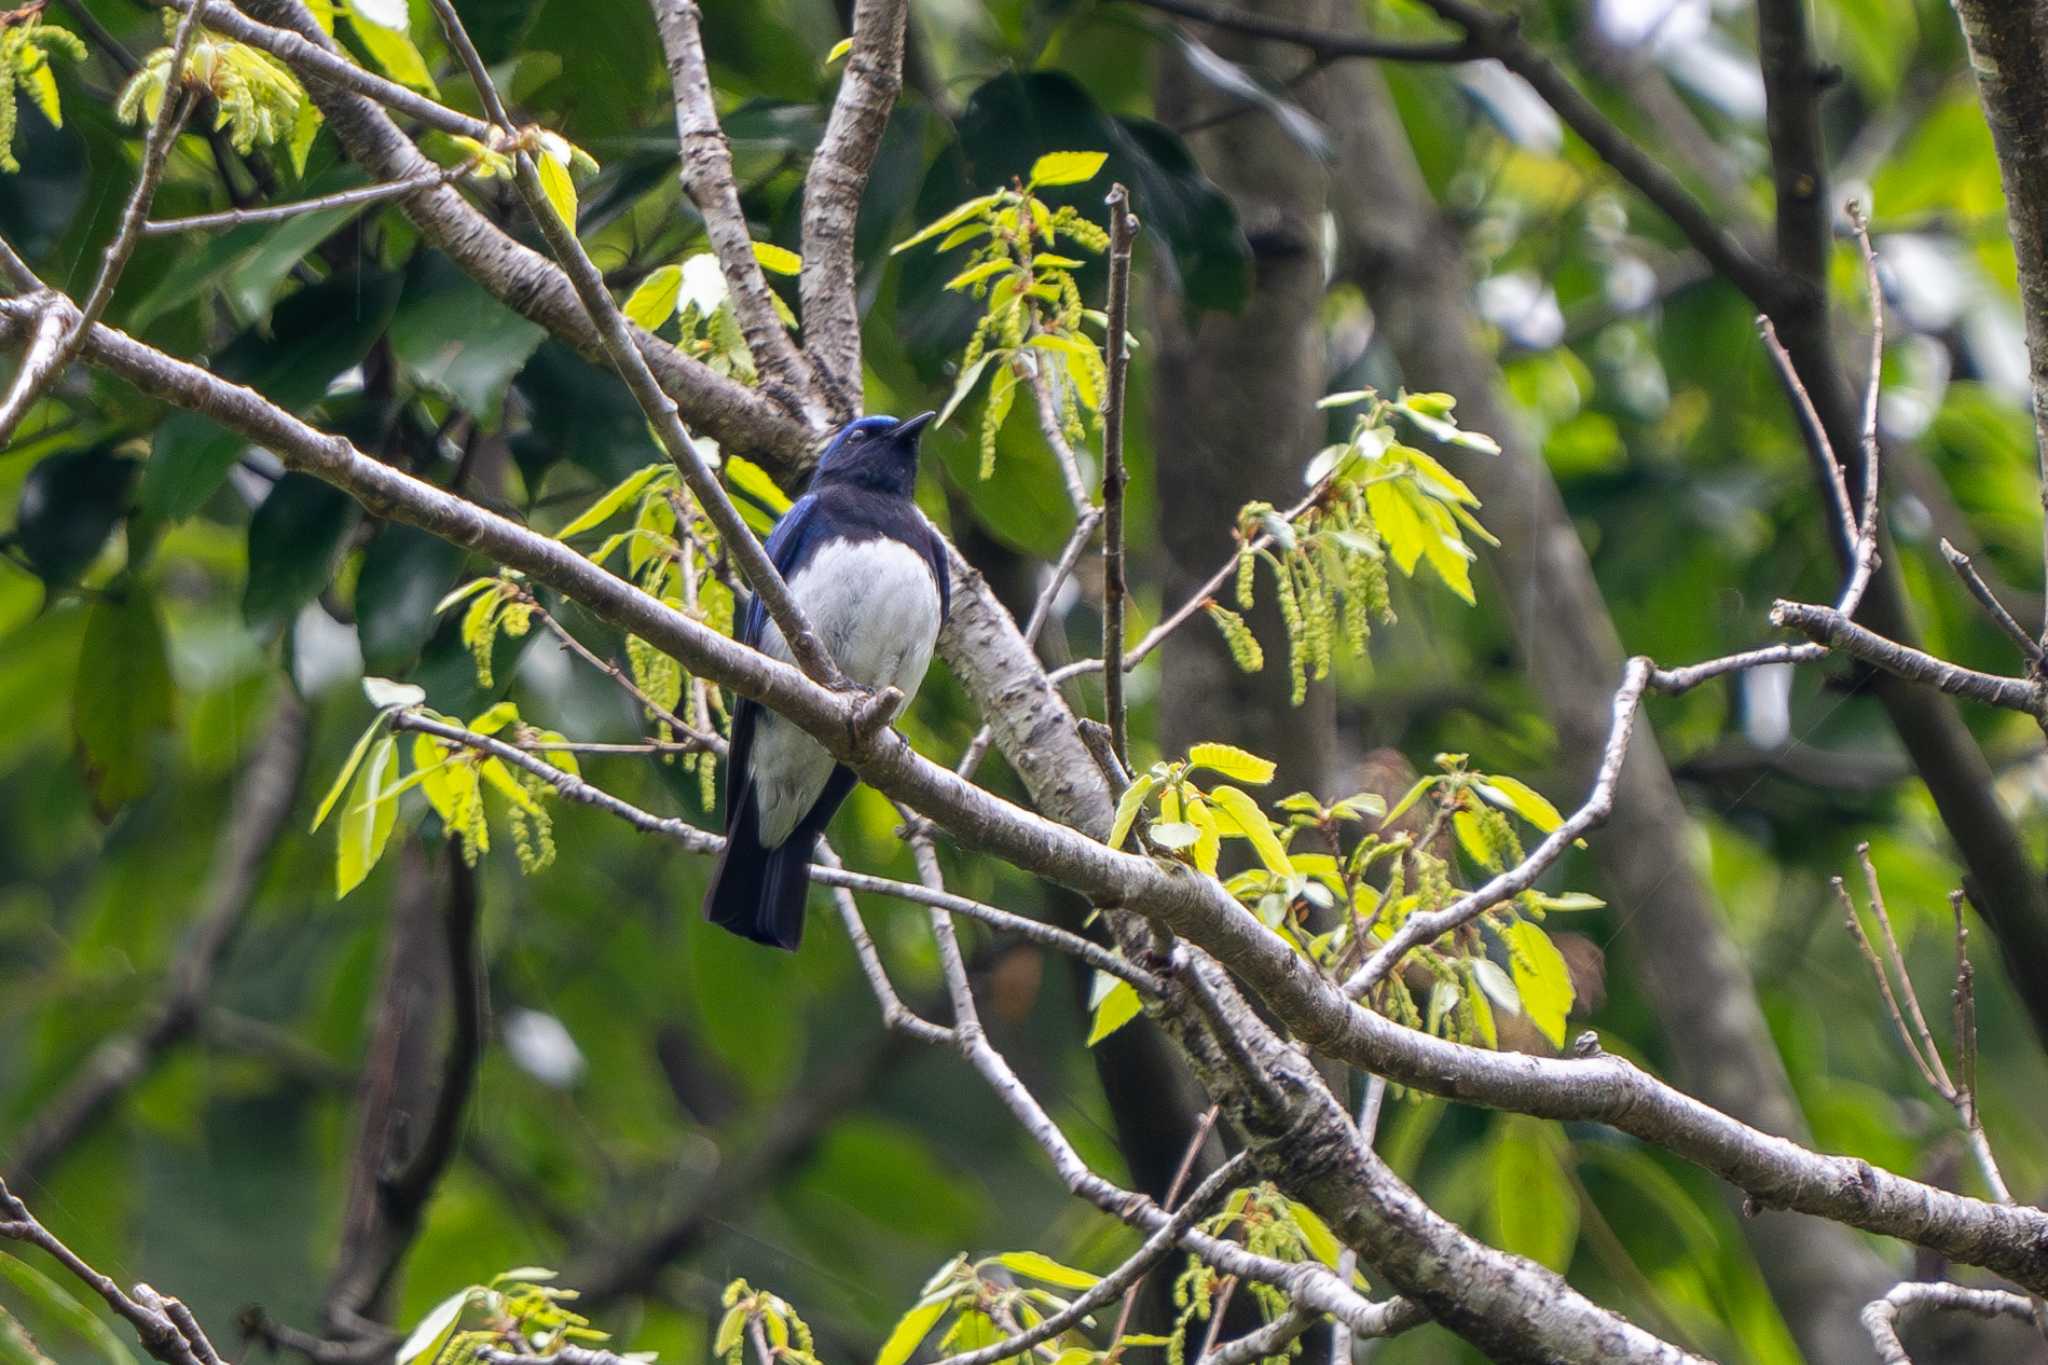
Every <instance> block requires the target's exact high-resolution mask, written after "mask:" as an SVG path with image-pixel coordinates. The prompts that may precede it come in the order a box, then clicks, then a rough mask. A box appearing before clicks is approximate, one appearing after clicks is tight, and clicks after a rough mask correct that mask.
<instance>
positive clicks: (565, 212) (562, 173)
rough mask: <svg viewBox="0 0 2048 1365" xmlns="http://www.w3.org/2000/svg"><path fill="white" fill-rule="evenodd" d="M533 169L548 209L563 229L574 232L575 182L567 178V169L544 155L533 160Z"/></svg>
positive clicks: (552, 158)
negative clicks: (560, 221)
mask: <svg viewBox="0 0 2048 1365" xmlns="http://www.w3.org/2000/svg"><path fill="white" fill-rule="evenodd" d="M533 167H534V170H535V171H536V172H538V173H539V175H540V192H541V193H542V194H544V195H546V196H547V201H548V205H549V207H551V208H553V209H554V211H555V216H556V217H557V218H560V219H561V220H562V225H563V226H564V227H566V228H568V229H569V231H570V232H572V233H573V232H575V231H576V182H575V181H574V180H571V179H570V178H569V168H568V167H567V166H565V165H563V164H562V163H561V162H559V161H557V160H556V159H555V158H554V157H552V156H549V155H547V154H546V153H542V154H541V155H539V156H536V157H535V158H534V159H533Z"/></svg>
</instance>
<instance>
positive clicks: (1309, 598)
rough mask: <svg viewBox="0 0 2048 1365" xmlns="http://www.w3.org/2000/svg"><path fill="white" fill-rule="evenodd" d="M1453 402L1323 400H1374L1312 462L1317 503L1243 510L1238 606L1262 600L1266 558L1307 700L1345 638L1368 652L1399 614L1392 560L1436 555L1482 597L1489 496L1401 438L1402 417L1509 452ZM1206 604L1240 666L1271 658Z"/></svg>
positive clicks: (1345, 400)
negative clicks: (1481, 552)
mask: <svg viewBox="0 0 2048 1365" xmlns="http://www.w3.org/2000/svg"><path fill="white" fill-rule="evenodd" d="M1454 401H1455V400H1453V399H1452V398H1451V397H1450V395H1448V394H1440V393H1423V394H1410V393H1405V392H1404V393H1402V394H1401V395H1400V396H1399V397H1398V398H1396V399H1393V400H1391V401H1389V400H1387V399H1384V398H1381V397H1379V396H1378V395H1377V394H1375V393H1373V392H1371V391H1370V390H1359V391H1357V392H1352V393H1339V394H1332V395H1331V396H1330V397H1328V398H1326V399H1324V400H1323V401H1322V403H1321V404H1320V405H1319V406H1322V407H1326V408H1327V407H1340V406H1349V405H1352V404H1361V403H1362V404H1364V409H1363V411H1361V412H1360V413H1359V415H1358V416H1357V418H1356V420H1355V421H1354V422H1353V424H1352V429H1351V434H1350V436H1349V437H1348V438H1347V439H1346V440H1344V441H1342V442H1339V443H1338V444H1335V445H1331V446H1327V447H1325V448H1324V449H1323V450H1322V451H1321V452H1319V453H1318V454H1317V455H1316V457H1315V459H1314V460H1312V461H1310V463H1309V466H1308V470H1307V473H1306V478H1307V481H1308V484H1309V486H1310V488H1311V489H1312V490H1313V492H1312V494H1311V496H1310V498H1309V500H1308V502H1307V503H1306V504H1305V505H1304V506H1302V507H1301V508H1300V509H1298V510H1297V511H1296V512H1295V513H1294V514H1293V516H1292V517H1287V516H1283V515H1281V513H1280V512H1279V511H1278V510H1277V509H1276V508H1275V507H1274V506H1273V505H1272V504H1271V503H1266V502H1254V503H1248V504H1247V505H1246V506H1245V507H1244V509H1243V510H1242V511H1241V512H1240V513H1239V514H1238V524H1237V535H1238V541H1239V544H1240V546H1241V547H1242V548H1241V549H1240V550H1239V552H1238V563H1237V583H1236V587H1237V605H1238V607H1239V608H1240V609H1242V610H1245V611H1249V610H1250V609H1251V607H1252V604H1253V601H1254V599H1255V597H1256V588H1257V576H1258V568H1259V566H1260V565H1261V564H1263V565H1264V566H1265V567H1266V569H1267V571H1268V577H1269V579H1270V580H1271V584H1272V589H1273V594H1274V598H1275V601H1276V603H1277V605H1278V607H1279V610H1280V619H1281V621H1282V623H1283V624H1284V625H1285V627H1286V630H1287V642H1288V651H1287V662H1288V670H1289V673H1290V676H1291V678H1292V681H1293V697H1294V702H1295V704H1296V705H1297V706H1298V705H1300V704H1301V702H1302V701H1303V700H1304V699H1305V698H1306V697H1307V694H1308V684H1309V682H1310V680H1311V679H1315V680H1321V679H1323V678H1326V677H1328V676H1329V673H1330V667H1331V664H1332V662H1333V661H1334V659H1335V656H1336V651H1337V646H1338V644H1339V642H1340V641H1341V642H1342V644H1343V645H1344V646H1345V647H1346V648H1347V650H1348V651H1349V652H1350V653H1351V654H1352V655H1353V656H1355V657H1357V658H1360V659H1363V658H1365V657H1366V647H1367V645H1368V644H1369V643H1370V641H1371V638H1372V625H1373V622H1374V621H1375V620H1377V621H1379V622H1381V623H1382V624H1390V623H1391V622H1392V621H1393V620H1394V611H1393V605H1392V602H1391V598H1390V592H1389V585H1388V579H1387V565H1388V563H1389V562H1390V561H1391V562H1392V564H1393V565H1394V567H1395V568H1397V569H1399V570H1400V571H1401V573H1402V574H1403V575H1404V576H1407V577H1411V578H1412V577H1413V576H1414V574H1415V570H1416V567H1417V566H1418V565H1419V564H1421V563H1423V562H1425V561H1426V562H1427V563H1428V564H1429V566H1430V567H1431V569H1433V570H1434V571H1435V572H1436V575H1437V576H1438V577H1439V578H1441V579H1442V580H1443V581H1444V583H1445V584H1446V585H1448V586H1449V587H1450V589H1451V591H1452V592H1454V593H1456V594H1457V595H1458V596H1459V597H1460V598H1462V599H1463V600H1465V601H1466V602H1468V603H1470V602H1472V601H1474V600H1475V599H1474V596H1473V591H1472V561H1473V560H1474V558H1475V557H1476V556H1475V555H1474V552H1473V550H1472V547H1471V546H1470V545H1469V544H1467V543H1466V537H1467V536H1468V535H1469V536H1472V537H1473V538H1476V539H1479V540H1483V541H1485V542H1486V543H1487V544H1489V545H1497V544H1499V542H1498V541H1496V540H1495V539H1494V538H1493V536H1492V535H1491V534H1490V533H1489V532H1488V531H1487V530H1486V528H1485V527H1484V526H1482V525H1481V524H1480V523H1479V520H1478V518H1477V517H1476V516H1475V515H1474V511H1475V509H1477V508H1478V506H1479V499H1478V497H1477V496H1476V495H1474V494H1473V492H1472V490H1471V488H1469V487H1468V486H1467V485H1466V484H1465V482H1464V481H1463V480H1461V479H1459V478H1458V477H1457V476H1456V475H1455V474H1452V473H1451V472H1450V471H1449V470H1448V469H1446V468H1444V466H1443V464H1442V463H1441V462H1440V461H1438V460H1437V459H1436V458H1435V457H1434V456H1431V455H1430V454H1428V453H1427V452H1425V451H1422V450H1418V449H1416V448H1415V447H1413V446H1410V445H1406V444H1404V443H1402V442H1401V441H1400V440H1399V438H1398V429H1397V427H1396V425H1395V419H1397V418H1399V419H1403V420H1405V421H1407V422H1408V423H1410V424H1411V425H1414V426H1416V427H1417V429H1419V430H1421V431H1423V432H1425V433H1426V434H1427V435H1428V436H1430V438H1431V439H1433V440H1437V441H1440V442H1444V443H1447V444H1454V445H1459V446H1464V447H1467V448H1470V449H1474V450H1483V451H1488V452H1495V451H1498V450H1499V447H1498V446H1496V445H1495V444H1494V443H1493V440H1492V438H1491V437H1487V436H1482V435H1479V434H1478V433H1476V432H1468V431H1465V430H1463V429H1462V428H1460V427H1459V426H1458V425H1457V424H1456V422H1455V420H1454V419H1453V418H1452V417H1451V415H1450V414H1451V409H1452V407H1453V405H1454ZM1206 609H1207V611H1208V613H1209V617H1210V619H1211V620H1212V621H1214V622H1215V623H1216V626H1217V628H1218V629H1219V630H1220V631H1222V633H1223V638H1224V640H1225V641H1226V642H1227V643H1228V645H1229V647H1230V652H1231V655H1232V657H1233V658H1235V659H1236V660H1237V663H1238V666H1239V667H1241V668H1243V669H1245V670H1246V671H1247V672H1256V671H1258V669H1260V668H1262V667H1264V665H1265V654H1264V651H1263V650H1261V649H1260V648H1259V643H1258V641H1257V639H1256V638H1254V637H1253V635H1252V633H1251V630H1250V628H1249V627H1247V626H1246V625H1245V623H1244V619H1243V617H1242V616H1240V615H1239V614H1238V613H1237V612H1235V611H1231V610H1230V609H1229V608H1227V607H1224V606H1222V605H1221V604H1218V603H1213V602H1212V603H1209V604H1207V607H1206Z"/></svg>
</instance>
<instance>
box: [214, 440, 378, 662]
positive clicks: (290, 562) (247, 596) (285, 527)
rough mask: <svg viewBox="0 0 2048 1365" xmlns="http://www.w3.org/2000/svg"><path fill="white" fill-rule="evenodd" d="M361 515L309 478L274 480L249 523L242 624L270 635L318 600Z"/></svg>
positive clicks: (350, 502)
mask: <svg viewBox="0 0 2048 1365" xmlns="http://www.w3.org/2000/svg"><path fill="white" fill-rule="evenodd" d="M361 515H362V508H361V505H360V504H358V503H357V502H356V500H355V499H354V498H351V497H349V496H348V495H347V494H346V493H343V492H341V491H340V490H339V489H337V488H335V487H333V486H332V485H330V484H327V483H323V482H322V481H321V480H319V479H316V478H314V477H313V476H312V475H310V474H297V473H293V474H287V475H285V476H284V477H283V478H282V479H279V480H278V481H277V483H276V485H275V486H274V487H272V488H271V490H270V493H269V495H268V496H266V497H265V498H264V499H263V501H262V503H261V504H260V505H259V506H258V507H257V508H256V511H255V513H254V515H252V516H251V517H250V518H249V577H248V580H247V582H246V583H245V585H244V586H243V589H242V619H243V620H244V621H247V622H248V623H249V624H250V625H252V626H254V627H256V628H257V629H259V630H264V631H269V630H274V629H275V628H277V627H278V626H281V625H283V624H285V623H286V622H288V621H290V620H291V618H292V617H294V616H296V615H297V614H298V611H299V608H300V607H303V606H305V605H306V603H308V602H310V601H312V600H313V599H314V598H316V597H318V596H319V595H320V593H321V591H322V590H323V589H325V588H326V587H327V586H328V584H330V583H332V582H333V581H334V564H335V560H336V558H337V556H339V555H340V553H341V549H342V546H343V545H344V544H345V543H346V542H347V540H348V538H349V534H350V532H352V531H354V530H355V528H356V523H357V521H358V520H360V519H361Z"/></svg>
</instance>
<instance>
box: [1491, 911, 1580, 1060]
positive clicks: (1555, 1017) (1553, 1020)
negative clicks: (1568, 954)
mask: <svg viewBox="0 0 2048 1365" xmlns="http://www.w3.org/2000/svg"><path fill="white" fill-rule="evenodd" d="M1501 937H1502V938H1503V939H1505V940H1506V942H1507V945H1508V959H1509V962H1508V965H1509V966H1510V967H1512V968H1513V969H1514V974H1515V990H1516V991H1517V993H1518V994H1520V996H1521V997H1522V1012H1523V1013H1524V1014H1525V1015H1527V1016H1528V1019H1529V1022H1530V1023H1532V1024H1534V1025H1535V1026H1536V1027H1537V1029H1538V1030H1539V1031H1541V1032H1542V1034H1543V1036H1544V1037H1545V1038H1548V1039H1549V1040H1550V1044H1551V1046H1552V1047H1563V1046H1564V1026H1565V1016H1566V1015H1568V1014H1570V1013H1571V1009H1572V976H1571V972H1570V971H1569V970H1568V969H1567V968H1566V966H1565V962H1564V954H1562V953H1560V952H1558V951H1557V945H1556V944H1554V943H1552V942H1551V941H1550V935H1548V934H1546V933H1544V932H1543V930H1542V929H1541V928H1539V927H1538V926H1536V925H1534V924H1531V923H1530V922H1529V921H1528V920H1516V921H1515V922H1514V923H1513V924H1510V925H1509V926H1508V927H1507V928H1506V929H1505V930H1503V931H1502V934H1501Z"/></svg>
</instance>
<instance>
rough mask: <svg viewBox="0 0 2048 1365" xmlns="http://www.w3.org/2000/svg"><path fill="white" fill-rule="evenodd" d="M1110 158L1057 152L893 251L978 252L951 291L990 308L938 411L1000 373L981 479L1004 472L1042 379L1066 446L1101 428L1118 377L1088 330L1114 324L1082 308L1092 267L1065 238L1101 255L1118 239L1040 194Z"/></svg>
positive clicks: (946, 412)
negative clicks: (1024, 404)
mask: <svg viewBox="0 0 2048 1365" xmlns="http://www.w3.org/2000/svg"><path fill="white" fill-rule="evenodd" d="M1108 159H1109V158H1108V155H1107V154H1106V153H1103V152H1048V153H1046V154H1045V155H1044V156H1041V157H1040V158H1038V160H1037V162H1036V163H1034V164H1033V166H1032V168H1031V174H1030V176H1029V177H1028V178H1026V179H1024V180H1020V181H1017V182H1016V183H1015V184H1013V185H1012V186H1011V187H1010V188H1008V189H1001V190H997V191H995V192H994V193H992V194H984V195H980V196H978V197H976V198H973V199H969V200H968V201H966V202H965V203H963V204H959V205H956V206H955V207H954V208H953V209H952V210H951V211H949V212H947V213H945V214H942V215H940V216H939V217H938V218H936V219H934V220H933V221H932V222H930V223H927V224H926V225H925V226H924V227H922V228H920V229H919V230H918V231H917V232H915V233H913V234H912V235H911V236H909V237H907V238H905V239H904V240H903V241H901V242H898V243H897V244H896V245H895V246H894V247H893V248H891V251H892V254H893V253H894V252H900V251H904V250H906V249H908V248H910V247H913V246H917V245H919V244H921V243H924V242H927V241H930V240H932V239H933V238H938V239H939V240H938V245H937V247H936V248H935V249H936V250H939V251H951V250H952V249H954V248H955V247H961V246H966V245H967V244H968V243H970V242H972V243H975V246H974V249H973V250H972V251H970V252H969V253H968V254H967V260H966V265H965V266H964V267H963V268H962V269H961V270H960V272H959V273H958V274H956V275H954V276H953V278H952V279H950V280H948V281H947V282H946V288H948V289H953V290H961V291H965V292H967V293H970V294H972V295H973V296H974V297H975V298H977V299H983V300H986V304H987V306H986V308H985V309H984V311H983V313H982V317H981V320H980V321H979V322H978V323H976V324H975V329H974V336H973V337H972V338H971V339H970V340H969V341H968V343H967V349H966V351H965V352H964V353H963V354H962V356H961V359H960V373H959V376H958V378H956V379H955V380H954V383H953V392H952V394H951V396H949V397H948V398H947V399H946V405H945V407H944V408H942V409H941V410H940V412H939V421H940V422H941V423H944V422H945V421H946V420H947V419H948V418H950V417H951V416H952V415H953V412H954V410H955V409H957V408H958V407H959V406H960V404H961V403H962V402H963V401H965V400H966V398H967V396H968V395H969V394H970V393H972V392H973V391H974V389H975V387H976V386H977V385H978V384H979V383H980V382H981V377H982V375H983V374H984V373H992V374H993V376H994V377H993V378H992V379H991V380H990V381H989V393H988V403H987V405H986V406H985V407H984V408H983V410H982V421H981V476H982V477H983V478H984V479H985V478H988V477H989V476H990V475H991V474H993V473H994V472H995V457H996V437H997V435H998V434H1000V433H1001V431H1002V429H1003V424H1004V423H1005V422H1007V421H1008V420H1009V417H1010V412H1011V410H1012V408H1014V406H1015V405H1016V401H1017V389H1018V386H1019V385H1020V384H1021V385H1030V384H1032V383H1034V382H1036V381H1037V380H1038V379H1039V378H1041V377H1042V378H1043V379H1044V380H1045V381H1046V382H1047V383H1049V384H1050V385H1051V389H1052V394H1053V407H1054V409H1055V411H1056V412H1057V413H1058V414H1059V420H1060V423H1061V425H1062V427H1063V428H1064V434H1065V436H1066V439H1067V440H1069V441H1071V442H1074V443H1076V444H1078V443H1079V442H1080V441H1081V440H1082V439H1083V438H1084V437H1085V435H1086V428H1087V426H1088V425H1089V424H1090V423H1092V424H1093V425H1095V426H1096V427H1097V428H1100V426H1101V424H1102V404H1103V398H1104V395H1105V394H1106V393H1107V391H1108V388H1109V371H1108V367H1107V365H1106V364H1105V363H1104V361H1103V358H1102V348H1101V347H1100V346H1098V345H1097V344H1096V342H1095V340H1094V338H1092V337H1090V336H1088V335H1087V333H1086V332H1085V331H1084V330H1083V324H1084V323H1093V324H1094V325H1096V326H1098V327H1101V326H1104V325H1106V323H1107V321H1108V320H1107V318H1106V317H1105V316H1104V315H1103V314H1102V313H1100V312H1095V311H1091V310H1089V309H1086V308H1083V307H1082V305H1081V290H1080V286H1079V284H1078V283H1077V282H1076V280H1075V275H1074V272H1075V271H1076V270H1078V269H1079V268H1080V267H1081V265H1082V264H1083V262H1082V261H1081V260H1080V259H1078V258H1076V257H1073V256H1067V255H1062V254H1060V253H1059V252H1058V251H1057V250H1056V248H1057V247H1059V245H1060V239H1062V238H1064V239H1066V241H1068V242H1071V243H1073V244H1074V245H1076V246H1078V247H1080V248H1081V249H1082V250H1084V251H1090V252H1097V253H1099V252H1101V251H1103V250H1104V249H1106V248H1107V247H1108V245H1109V235H1108V233H1107V232H1106V231H1105V230H1104V229H1103V227H1102V226H1101V225H1100V224H1098V223H1094V222H1091V221H1090V220H1088V219H1086V218H1084V217H1082V216H1081V215H1080V213H1078V212H1077V211H1076V210H1075V209H1074V208H1073V207H1072V206H1066V207H1061V208H1057V209H1055V208H1053V207H1052V206H1051V205H1049V204H1047V203H1046V202H1045V201H1044V200H1043V199H1041V198H1040V197H1039V196H1038V194H1037V191H1039V190H1041V189H1047V188H1050V187H1053V186H1057V185H1078V184H1083V183H1085V182H1087V181H1089V180H1092V179H1094V178H1095V177H1096V176H1097V175H1098V174H1100V173H1101V170H1102V167H1103V164H1104V163H1105V162H1106V161H1107V160H1108Z"/></svg>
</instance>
